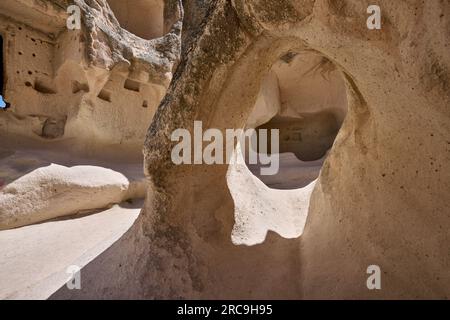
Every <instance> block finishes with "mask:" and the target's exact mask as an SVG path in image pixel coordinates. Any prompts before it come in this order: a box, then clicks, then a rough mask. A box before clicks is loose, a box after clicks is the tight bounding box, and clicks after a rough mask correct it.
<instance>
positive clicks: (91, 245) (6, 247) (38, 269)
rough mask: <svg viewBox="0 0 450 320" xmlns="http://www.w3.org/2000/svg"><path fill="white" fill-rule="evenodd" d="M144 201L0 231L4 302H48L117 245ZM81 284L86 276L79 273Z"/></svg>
mask: <svg viewBox="0 0 450 320" xmlns="http://www.w3.org/2000/svg"><path fill="white" fill-rule="evenodd" d="M141 207H142V201H135V202H134V203H132V204H129V203H124V204H120V205H115V206H113V207H112V208H110V209H108V210H105V211H103V212H99V213H96V214H92V215H86V216H80V217H71V218H70V219H64V220H59V221H49V222H45V223H41V224H36V225H31V226H26V227H22V228H17V229H12V230H5V231H0V283H1V285H0V299H46V298H48V297H49V296H50V295H51V294H53V293H54V292H55V291H57V290H58V289H59V288H60V287H61V286H63V285H64V284H65V283H66V282H67V280H68V279H69V277H70V274H69V273H67V272H66V271H67V268H68V267H69V266H71V265H76V266H78V267H80V268H83V267H84V266H85V265H87V264H88V263H89V262H90V261H92V260H93V259H94V258H95V257H97V256H98V255H99V254H101V253H102V252H103V251H104V250H106V249H107V248H109V247H110V246H111V245H112V244H113V243H114V242H116V241H117V240H118V239H119V238H120V237H121V236H122V235H123V234H124V233H125V232H126V231H127V230H128V229H129V228H130V227H131V226H132V225H133V223H134V221H135V220H136V218H137V217H138V215H139V212H140V210H141ZM81 286H83V273H82V271H81Z"/></svg>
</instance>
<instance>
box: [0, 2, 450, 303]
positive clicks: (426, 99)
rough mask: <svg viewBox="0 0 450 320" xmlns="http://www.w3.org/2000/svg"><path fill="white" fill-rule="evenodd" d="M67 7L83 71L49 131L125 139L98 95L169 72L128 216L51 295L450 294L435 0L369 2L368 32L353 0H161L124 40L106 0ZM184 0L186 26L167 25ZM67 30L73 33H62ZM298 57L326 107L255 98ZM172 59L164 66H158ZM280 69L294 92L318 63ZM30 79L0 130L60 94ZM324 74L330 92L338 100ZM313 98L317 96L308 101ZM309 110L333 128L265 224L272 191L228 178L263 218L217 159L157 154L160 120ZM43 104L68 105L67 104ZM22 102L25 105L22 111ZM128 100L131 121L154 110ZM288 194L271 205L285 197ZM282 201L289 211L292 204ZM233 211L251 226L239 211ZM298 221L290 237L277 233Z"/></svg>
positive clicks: (444, 25) (167, 151)
mask: <svg viewBox="0 0 450 320" xmlns="http://www.w3.org/2000/svg"><path fill="white" fill-rule="evenodd" d="M76 3H78V4H79V5H80V6H81V7H82V8H83V12H84V17H85V21H84V26H85V27H84V29H83V32H82V34H83V35H84V38H83V39H84V41H83V43H84V46H85V47H84V48H85V51H83V50H82V52H86V53H87V56H86V60H83V61H85V62H86V66H87V70H89V71H88V72H87V73H86V74H88V76H87V75H85V71H83V72H81V75H80V77H79V78H76V81H77V83H76V84H75V85H74V86H72V85H71V86H70V88H71V90H72V89H73V88H75V90H74V91H77V92H78V94H79V95H80V102H77V103H76V104H75V105H76V106H78V107H75V109H74V110H76V112H73V113H70V114H69V115H72V114H75V115H76V116H74V117H72V118H71V117H70V116H68V118H67V124H66V128H65V131H64V136H67V137H69V136H70V133H71V132H72V133H74V135H73V136H72V137H75V136H76V137H77V138H79V139H80V141H87V140H89V139H87V137H89V138H90V139H92V141H93V142H92V143H93V144H94V145H97V144H99V143H100V142H102V143H106V144H114V143H117V144H120V143H119V142H118V141H123V142H124V144H128V143H131V141H134V142H136V143H134V142H133V143H134V146H136V147H137V145H138V140H139V139H137V138H136V139H134V137H135V136H134V131H133V132H129V131H127V130H129V128H130V126H131V123H132V122H126V121H124V122H120V121H117V122H115V120H117V119H122V118H120V116H118V115H119V113H115V114H116V115H117V118H114V119H115V120H111V118H109V117H108V116H107V114H108V112H109V111H108V110H109V109H107V107H106V106H110V104H112V105H113V106H114V108H117V109H119V105H121V104H124V103H125V102H126V101H129V103H130V105H132V106H133V107H135V106H137V105H141V104H142V101H141V100H142V99H141V98H139V99H137V100H131V99H129V98H125V97H122V98H123V99H125V100H121V99H122V98H120V97H118V96H117V95H115V94H116V93H117V88H118V87H120V86H122V85H123V86H124V87H126V88H125V89H126V90H128V91H131V92H136V90H137V88H138V87H140V85H142V83H143V81H144V80H142V79H141V78H140V76H141V75H140V74H139V72H138V73H135V72H134V71H135V70H136V69H137V70H142V71H144V73H145V72H146V73H147V74H146V75H145V76H144V77H143V78H145V79H152V81H153V83H155V84H156V85H157V86H159V87H161V91H158V92H159V96H160V97H162V96H163V94H164V91H165V89H166V87H167V85H168V83H169V80H172V81H171V83H170V86H169V87H168V90H167V93H166V94H165V96H164V98H163V99H162V101H161V103H160V105H159V107H158V109H157V111H156V113H155V115H154V117H153V120H152V122H151V125H150V128H149V129H148V132H147V136H146V140H145V144H144V155H145V162H144V170H145V174H146V176H147V179H148V181H149V188H148V191H147V198H146V201H145V205H144V208H143V210H142V214H141V215H140V217H139V218H138V220H137V222H136V223H135V225H134V226H133V227H132V228H131V229H130V230H129V231H128V232H127V233H126V235H125V236H124V237H122V238H121V239H120V240H119V241H117V242H116V243H115V244H114V245H112V246H111V247H110V248H109V249H108V250H107V251H105V252H104V253H103V254H101V255H99V256H98V257H97V258H96V259H95V260H94V261H92V263H91V264H89V265H88V266H86V268H84V269H83V270H84V273H83V276H84V279H85V281H86V282H87V283H89V284H90V285H89V286H86V287H83V288H82V290H80V291H69V290H66V289H65V288H62V289H61V290H59V291H58V292H56V293H55V294H54V295H53V296H52V297H53V298H56V299H59V298H74V299H77V298H102V297H108V298H208V299H211V298H235V299H239V298H294V299H295V298H335V299H342V298H351V299H375V298H387V299H396V298H408V299H414V298H434V299H448V298H449V297H450V287H449V285H448V284H449V283H450V252H449V250H448V248H449V244H450V234H449V232H448V230H449V228H450V218H449V213H450V200H449V197H448V195H447V193H448V189H449V188H450V161H449V160H450V141H449V137H450V114H449V109H448V106H449V105H450V88H449V83H450V82H449V77H450V76H449V75H450V55H449V54H448V47H449V41H450V36H449V32H450V31H449V30H450V28H449V26H450V16H449V14H450V4H449V3H448V2H445V1H425V2H424V1H412V2H411V3H406V2H398V1H388V0H380V1H378V5H379V6H380V7H381V8H382V14H383V20H382V28H381V30H368V28H367V26H366V19H367V16H368V15H367V13H366V10H367V7H368V5H369V4H370V3H369V2H368V1H360V0H343V1H330V0H315V1H313V0H282V1H268V0H233V1H228V0H207V1H200V0H186V1H183V2H182V4H183V8H181V7H177V5H176V3H178V4H179V3H180V2H176V1H172V2H166V5H167V8H170V10H169V9H168V11H167V12H171V13H172V14H169V13H167V16H166V14H165V19H166V22H167V23H165V24H164V31H163V33H164V34H165V35H164V36H163V37H162V38H157V39H153V40H143V39H138V38H137V37H136V36H134V35H132V34H131V33H129V32H128V31H126V30H123V29H122V28H120V27H119V23H118V21H116V19H115V18H114V17H112V15H110V11H109V9H108V6H107V5H106V3H105V2H104V1H101V0H96V1H87V0H86V1H81V0H76ZM174 8H177V10H175V9H174ZM181 9H182V10H183V11H184V14H185V15H184V19H183V28H181V22H180V21H179V22H177V23H175V21H176V20H177V19H178V18H177V17H181V16H182V14H181ZM175 12H178V15H177V14H174V13H175ZM56 15H57V14H56ZM168 16H171V17H172V18H170V19H169V18H168ZM56 21H58V19H56ZM169 21H170V23H169ZM173 23H174V27H173V28H172V29H170V30H171V31H169V28H168V27H167V26H168V25H169V24H173ZM44 31H45V30H44ZM167 32H168V33H167ZM47 33H48V31H47ZM61 37H62V38H61ZM59 38H61V39H63V38H64V33H62V34H61V35H59ZM65 39H66V40H65V41H68V42H70V41H71V40H70V36H68V35H67V34H66V36H65ZM180 39H181V47H180V46H179V44H180V43H179V41H180ZM76 42H77V41H76ZM46 43H47V42H46ZM48 43H52V42H50V41H49V42H48ZM50 46H53V48H54V44H51V45H50ZM76 48H78V47H76ZM49 50H50V49H49ZM74 52H75V55H77V54H76V52H77V50H75V51H74ZM179 53H181V56H180V58H179V61H178V54H179ZM311 54H313V55H314V56H315V57H316V58H317V59H318V61H319V62H320V63H319V64H320V68H321V70H322V71H324V76H325V78H327V77H334V76H336V77H337V76H339V77H340V78H339V80H336V82H333V85H331V86H329V88H331V89H330V91H329V92H328V95H327V96H329V97H332V100H333V104H332V105H331V106H330V105H328V104H325V105H323V104H322V103H321V102H320V101H321V99H319V98H321V97H320V96H319V95H317V94H316V95H309V94H310V93H311V92H308V94H307V95H303V94H299V92H301V90H299V91H298V92H297V91H296V90H295V87H290V86H289V85H283V84H282V85H281V86H280V84H279V93H278V95H279V96H283V94H284V96H285V98H286V99H285V101H284V102H286V101H287V102H294V104H292V103H291V104H289V103H283V101H281V103H280V105H279V106H278V104H277V103H276V104H277V105H276V106H268V105H267V101H273V100H276V99H274V96H276V94H275V95H273V93H274V91H270V90H269V91H270V94H267V90H265V88H266V89H267V87H266V85H268V84H267V76H268V75H269V74H271V72H274V69H273V68H274V65H276V64H277V63H279V62H280V61H283V63H288V64H292V66H294V65H296V64H297V63H298V67H299V69H297V70H304V69H305V68H306V70H307V69H308V68H309V66H310V64H308V63H306V64H303V63H302V58H303V59H304V61H306V60H308V59H309V58H308V57H311ZM59 57H60V60H57V61H60V62H59V65H60V66H61V67H60V68H59V69H58V68H57V69H56V70H59V71H60V70H63V69H64V68H67V70H78V66H79V63H68V62H67V54H65V55H63V54H62V53H61V55H60V56H59ZM297 59H298V60H297ZM77 61H79V60H77ZM46 65H47V66H49V65H48V64H46ZM175 66H177V68H176V71H175V73H174V74H173V77H171V76H166V75H167V73H170V72H171V71H172V68H173V67H175ZM61 68H63V69H61ZM313 70H314V69H313ZM286 72H288V73H285V74H281V75H280V74H278V75H277V77H278V80H279V81H280V79H281V80H282V79H289V78H291V80H289V81H287V82H284V83H285V84H289V83H290V82H292V81H298V83H299V85H300V87H301V88H307V87H308V85H311V84H312V83H313V82H314V81H317V82H316V84H315V85H314V86H313V85H311V86H312V88H311V89H313V91H315V90H317V91H320V88H319V87H320V86H322V85H323V84H324V83H325V82H321V81H319V80H320V77H319V76H317V73H316V74H315V75H316V76H317V77H314V78H313V79H312V80H311V82H307V81H305V77H303V76H301V77H300V76H299V77H297V76H294V75H292V74H289V71H286ZM60 74H62V73H61V72H58V73H57V74H56V75H60ZM68 74H70V75H71V76H73V75H74V74H80V71H75V72H72V71H70V72H68ZM171 78H172V79H171ZM50 79H54V78H52V77H50ZM56 79H58V78H57V77H56ZM108 79H109V80H111V81H108ZM88 80H89V81H88ZM28 81H30V80H28ZM22 82H23V81H22ZM61 83H63V82H61ZM279 83H280V82H279ZM29 84H30V85H25V87H23V88H24V89H25V91H24V92H25V93H24V95H26V94H27V93H26V92H27V90H35V89H36V88H38V89H39V90H38V91H41V93H44V92H46V93H45V96H44V97H42V98H39V99H38V98H35V97H34V96H31V95H30V96H28V98H29V99H30V101H40V102H42V101H44V102H45V103H43V102H42V104H39V103H37V102H36V103H34V104H33V105H30V106H24V105H23V104H20V103H16V101H14V100H13V99H10V100H11V102H12V105H13V107H12V108H11V109H10V111H8V112H7V113H6V114H7V115H8V116H9V118H8V119H9V121H10V122H8V126H6V127H7V128H8V129H7V131H8V132H14V133H15V134H17V133H18V132H21V133H25V134H26V132H27V131H30V130H28V129H27V130H22V131H20V130H19V129H13V128H16V127H19V126H16V127H14V124H15V123H23V121H28V122H29V125H28V126H25V128H33V130H34V131H33V130H31V131H33V132H42V127H40V125H41V123H42V122H43V121H46V119H48V117H50V116H53V117H54V116H55V114H54V113H55V111H54V110H52V112H51V114H46V113H43V112H41V111H39V110H41V109H43V107H42V106H43V105H48V103H49V101H52V100H48V99H50V98H49V97H48V96H47V95H49V94H50V93H49V92H52V91H55V92H58V93H56V94H57V95H58V94H60V92H63V91H62V89H61V88H58V87H56V88H54V87H52V86H51V85H50V84H51V82H50V84H48V82H45V81H41V82H38V83H36V82H34V83H33V82H30V83H29ZM159 87H158V88H159ZM269 87H270V84H269ZM8 88H9V89H8ZM11 88H14V86H13V87H7V93H8V92H11V91H8V90H12V89H11ZM27 88H28V89H27ZM337 88H341V89H342V90H345V92H346V94H345V96H346V97H345V99H344V97H343V95H342V90H338V89H337ZM334 89H336V90H335V91H334ZM87 91H88V93H86V92H87ZM262 91H263V97H261V95H260V93H261V92H262ZM264 91H266V92H265V93H264ZM275 91H276V90H275ZM305 91H310V90H305ZM123 92H125V91H123ZM121 93H122V91H121ZM121 93H119V95H120V94H121ZM316 93H317V92H316ZM297 94H298V95H297ZM50 95H51V94H50ZM91 95H92V96H91ZM10 96H13V95H10ZM127 97H128V96H127ZM7 98H8V95H7ZM97 98H98V99H100V100H102V101H104V102H101V103H100V102H98V101H97V100H96V99H97ZM40 99H42V100H40ZM45 99H47V100H45ZM261 99H263V100H264V103H266V105H265V106H262V107H261V108H262V109H260V110H266V111H267V112H269V113H270V116H264V115H261V114H258V110H257V109H255V105H256V106H258V105H261V103H262V101H261ZM157 100H158V99H153V100H152V101H157ZM281 100H283V99H281ZM298 100H301V101H300V102H299V103H297V101H298ZM338 100H339V101H340V103H335V102H337V101H338ZM344 100H345V101H344ZM305 101H308V102H309V103H305ZM147 102H148V103H150V100H149V101H147ZM103 103H104V104H105V105H103ZM264 103H262V104H263V105H264ZM14 104H16V105H17V107H16V109H15V108H14ZM310 105H314V107H317V108H312V109H308V108H309V107H310ZM283 106H284V107H286V106H288V108H284V109H283ZM345 106H348V110H346V109H347V108H345ZM322 107H325V109H324V110H322V111H325V112H327V114H328V115H330V114H332V115H333V116H335V118H336V119H337V120H336V121H337V123H338V124H342V127H341V128H340V130H339V133H338V135H337V137H336V140H335V141H334V144H333V146H332V148H331V150H330V151H329V152H328V157H327V159H326V160H325V163H324V165H323V167H322V170H321V172H320V175H319V177H318V179H317V182H316V183H315V187H314V191H313V192H312V196H311V197H310V198H309V197H308V199H307V201H308V203H309V210H308V213H307V218H306V224H305V223H304V222H305V221H302V223H300V224H298V225H297V224H296V225H295V226H291V225H289V227H283V226H282V224H278V225H274V224H273V223H275V224H276V223H277V221H279V220H276V219H273V216H272V215H271V212H270V206H271V204H272V203H269V201H268V199H270V197H271V196H272V195H273V194H274V193H272V192H271V191H270V190H269V191H268V190H267V189H266V188H265V187H264V186H262V185H261V184H258V183H255V181H257V180H253V179H255V178H254V177H251V176H250V175H249V172H247V171H245V172H244V174H245V175H244V176H239V175H238V174H236V171H235V172H234V176H233V177H234V178H236V179H237V180H235V181H238V183H246V181H247V182H248V181H250V182H249V184H248V186H251V185H252V184H253V187H255V185H256V186H257V187H258V188H260V190H261V194H267V197H266V198H265V199H264V201H263V200H261V201H258V200H259V199H258V198H257V197H258V192H253V191H254V189H253V190H247V191H249V197H251V198H252V199H255V201H254V202H255V210H256V211H257V210H258V209H263V210H261V211H262V214H261V215H260V216H258V215H257V213H256V211H250V210H253V208H252V207H251V206H246V205H247V203H246V202H245V201H243V203H242V202H239V201H236V192H237V193H239V192H238V191H239V189H234V190H230V189H231V188H233V186H232V185H233V184H232V183H231V184H230V180H228V181H227V173H230V170H232V168H230V167H229V166H227V165H215V166H207V165H182V166H176V165H174V164H173V162H172V161H171V158H170V155H171V149H172V147H173V146H174V144H175V143H174V142H172V141H171V140H170V136H171V133H172V132H173V131H174V130H175V129H178V128H186V129H189V130H192V129H193V123H194V121H195V120H198V121H203V127H204V129H205V130H206V129H208V128H218V129H220V130H222V131H224V130H225V129H228V128H243V127H245V126H246V125H249V126H257V125H261V124H264V122H266V121H268V120H270V119H271V118H272V116H273V115H274V114H277V113H280V114H281V115H282V114H283V112H284V113H285V115H286V114H288V115H289V116H293V115H296V116H298V115H299V114H300V115H301V113H302V112H305V111H306V110H309V111H310V112H318V111H320V110H321V108H322ZM27 108H29V109H27ZM39 108H41V109H39ZM54 109H55V110H59V112H60V114H58V115H65V111H64V110H66V109H65V108H60V109H58V108H54ZM31 110H38V111H39V112H34V113H33V115H36V116H29V117H28V116H26V115H29V114H31ZM255 110H256V111H255ZM117 112H119V111H117ZM255 113H256V114H255ZM263 113H264V112H263ZM127 114H129V115H130V117H134V116H136V117H139V119H142V120H143V122H144V120H145V121H148V120H149V119H151V118H152V116H153V114H148V118H145V119H143V118H142V115H139V114H136V113H132V112H129V113H127ZM23 117H25V118H23ZM344 117H345V119H344ZM2 118H3V116H2ZM11 119H14V120H11ZM24 119H26V120H24ZM103 120H104V122H103ZM249 120H251V121H249ZM77 121H82V122H84V124H87V126H86V127H87V128H85V127H82V126H80V125H79V124H78V122H77ZM92 122H94V123H95V124H97V125H96V126H94V125H92ZM260 122H261V123H260ZM0 123H1V122H0ZM319 123H321V124H324V123H326V121H324V122H320V121H319ZM119 124H120V125H119ZM142 125H143V124H142ZM118 127H121V128H122V129H118ZM317 127H320V125H319V126H317ZM0 128H1V127H0ZM80 128H83V130H81V129H80ZM38 129H40V130H38ZM124 132H127V133H129V135H127V134H124ZM115 133H117V135H115ZM58 139H59V138H58ZM121 148H122V147H118V148H117V150H120V149H121ZM318 154H320V152H319V153H317V154H314V157H316V156H317V155H318ZM228 176H230V174H228ZM258 185H259V186H258ZM240 187H241V188H244V185H240ZM255 188H256V187H255ZM263 191H264V192H263ZM272 191H273V190H272ZM277 191H280V190H277ZM266 192H267V193H266ZM289 192H291V193H292V190H289ZM240 194H242V193H240ZM238 196H239V195H238ZM288 198H290V197H286V201H291V200H288ZM294 198H295V197H292V198H290V199H294ZM295 199H299V198H295ZM239 200H242V199H239ZM266 200H267V201H266ZM278 200H279V199H278ZM274 201H275V200H274ZM305 203H306V202H305ZM305 203H302V205H301V209H302V211H301V216H302V217H303V218H305V214H306V213H305V212H304V208H305ZM242 204H243V205H242ZM275 204H276V206H275ZM279 204H280V203H274V207H278V208H280V207H281V206H278V205H279ZM289 204H290V205H288V204H287V203H286V205H285V206H283V208H284V209H283V210H289V211H290V210H292V209H291V208H292V206H293V205H292V203H289ZM237 206H238V207H237ZM249 208H250V209H249ZM294 210H295V209H294ZM236 213H237V214H238V216H237V218H236V216H235V214H236ZM277 214H278V215H279V216H282V215H284V214H285V213H284V212H277ZM290 214H292V212H291V211H290V212H289V215H286V217H287V218H286V219H287V220H289V219H291V218H292V219H294V218H295V216H293V215H290ZM274 216H275V215H274ZM299 216H300V214H299ZM277 218H279V217H277ZM248 221H252V223H249V224H245V223H246V222H248ZM292 221H293V220H292ZM284 222H285V221H284ZM243 226H244V227H246V228H243ZM274 226H276V227H274ZM298 226H300V227H298ZM303 227H304V228H303ZM289 228H291V229H289ZM286 229H289V230H286ZM233 230H234V231H235V232H234V233H233ZM285 231H286V232H285ZM287 231H288V232H287ZM301 231H303V234H302V235H301V236H300V237H298V238H295V239H285V238H283V236H286V237H288V238H292V237H296V236H297V235H299V234H300V233H301ZM252 232H253V233H252ZM252 235H253V236H254V238H252V237H251V236H252ZM232 236H234V237H235V238H234V240H236V239H238V241H235V242H236V243H241V244H242V243H245V244H255V243H259V244H257V245H251V246H250V245H249V246H245V245H235V244H233V243H232ZM236 236H237V238H236ZM262 241H263V242H262ZM261 242H262V243H261ZM373 264H375V265H379V266H380V268H381V270H382V275H381V276H382V290H368V288H367V286H366V281H367V277H368V274H367V273H366V270H367V267H368V266H370V265H373Z"/></svg>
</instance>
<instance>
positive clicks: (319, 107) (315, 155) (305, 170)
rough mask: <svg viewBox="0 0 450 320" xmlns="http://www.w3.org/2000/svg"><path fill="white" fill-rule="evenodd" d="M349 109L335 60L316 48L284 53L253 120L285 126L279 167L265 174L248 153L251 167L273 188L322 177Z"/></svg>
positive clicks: (253, 123)
mask: <svg viewBox="0 0 450 320" xmlns="http://www.w3.org/2000/svg"><path fill="white" fill-rule="evenodd" d="M346 113H347V95H346V87H345V81H344V78H343V76H342V74H341V72H340V71H339V70H337V68H336V67H335V66H334V64H333V63H332V62H331V61H329V60H328V59H327V58H325V57H323V56H322V55H319V54H316V53H310V52H307V53H299V54H294V53H288V54H286V55H284V56H283V57H281V58H280V59H279V60H278V61H277V62H276V63H275V64H274V65H273V67H272V69H271V71H270V73H269V75H268V76H267V77H266V78H265V79H264V80H263V83H262V85H261V90H260V93H259V97H258V100H257V103H256V105H255V107H254V109H253V112H252V114H251V115H250V117H249V119H248V123H247V127H249V128H256V130H257V131H258V130H260V129H267V130H268V132H270V130H272V129H278V130H279V154H280V167H279V171H278V173H277V174H275V175H272V176H267V175H261V174H260V167H261V165H260V164H251V163H249V161H248V156H247V157H246V163H247V165H248V167H249V169H250V171H251V172H252V173H253V174H254V175H256V176H257V177H258V178H259V179H260V180H261V181H262V182H264V184H266V185H267V186H268V187H270V188H274V189H296V188H302V187H305V186H306V185H308V184H309V183H311V182H312V181H314V180H315V179H317V177H318V176H319V172H320V169H321V167H322V164H323V162H324V160H325V158H326V155H327V153H328V151H329V150H330V149H331V147H332V146H333V143H334V140H335V138H336V136H337V134H338V131H339V129H340V127H341V125H342V123H343V120H344V118H345V115H346ZM269 136H270V135H269ZM270 141H271V140H270V138H269V139H268V142H270ZM270 150H271V146H270V145H269V151H270ZM246 155H247V153H246Z"/></svg>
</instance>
